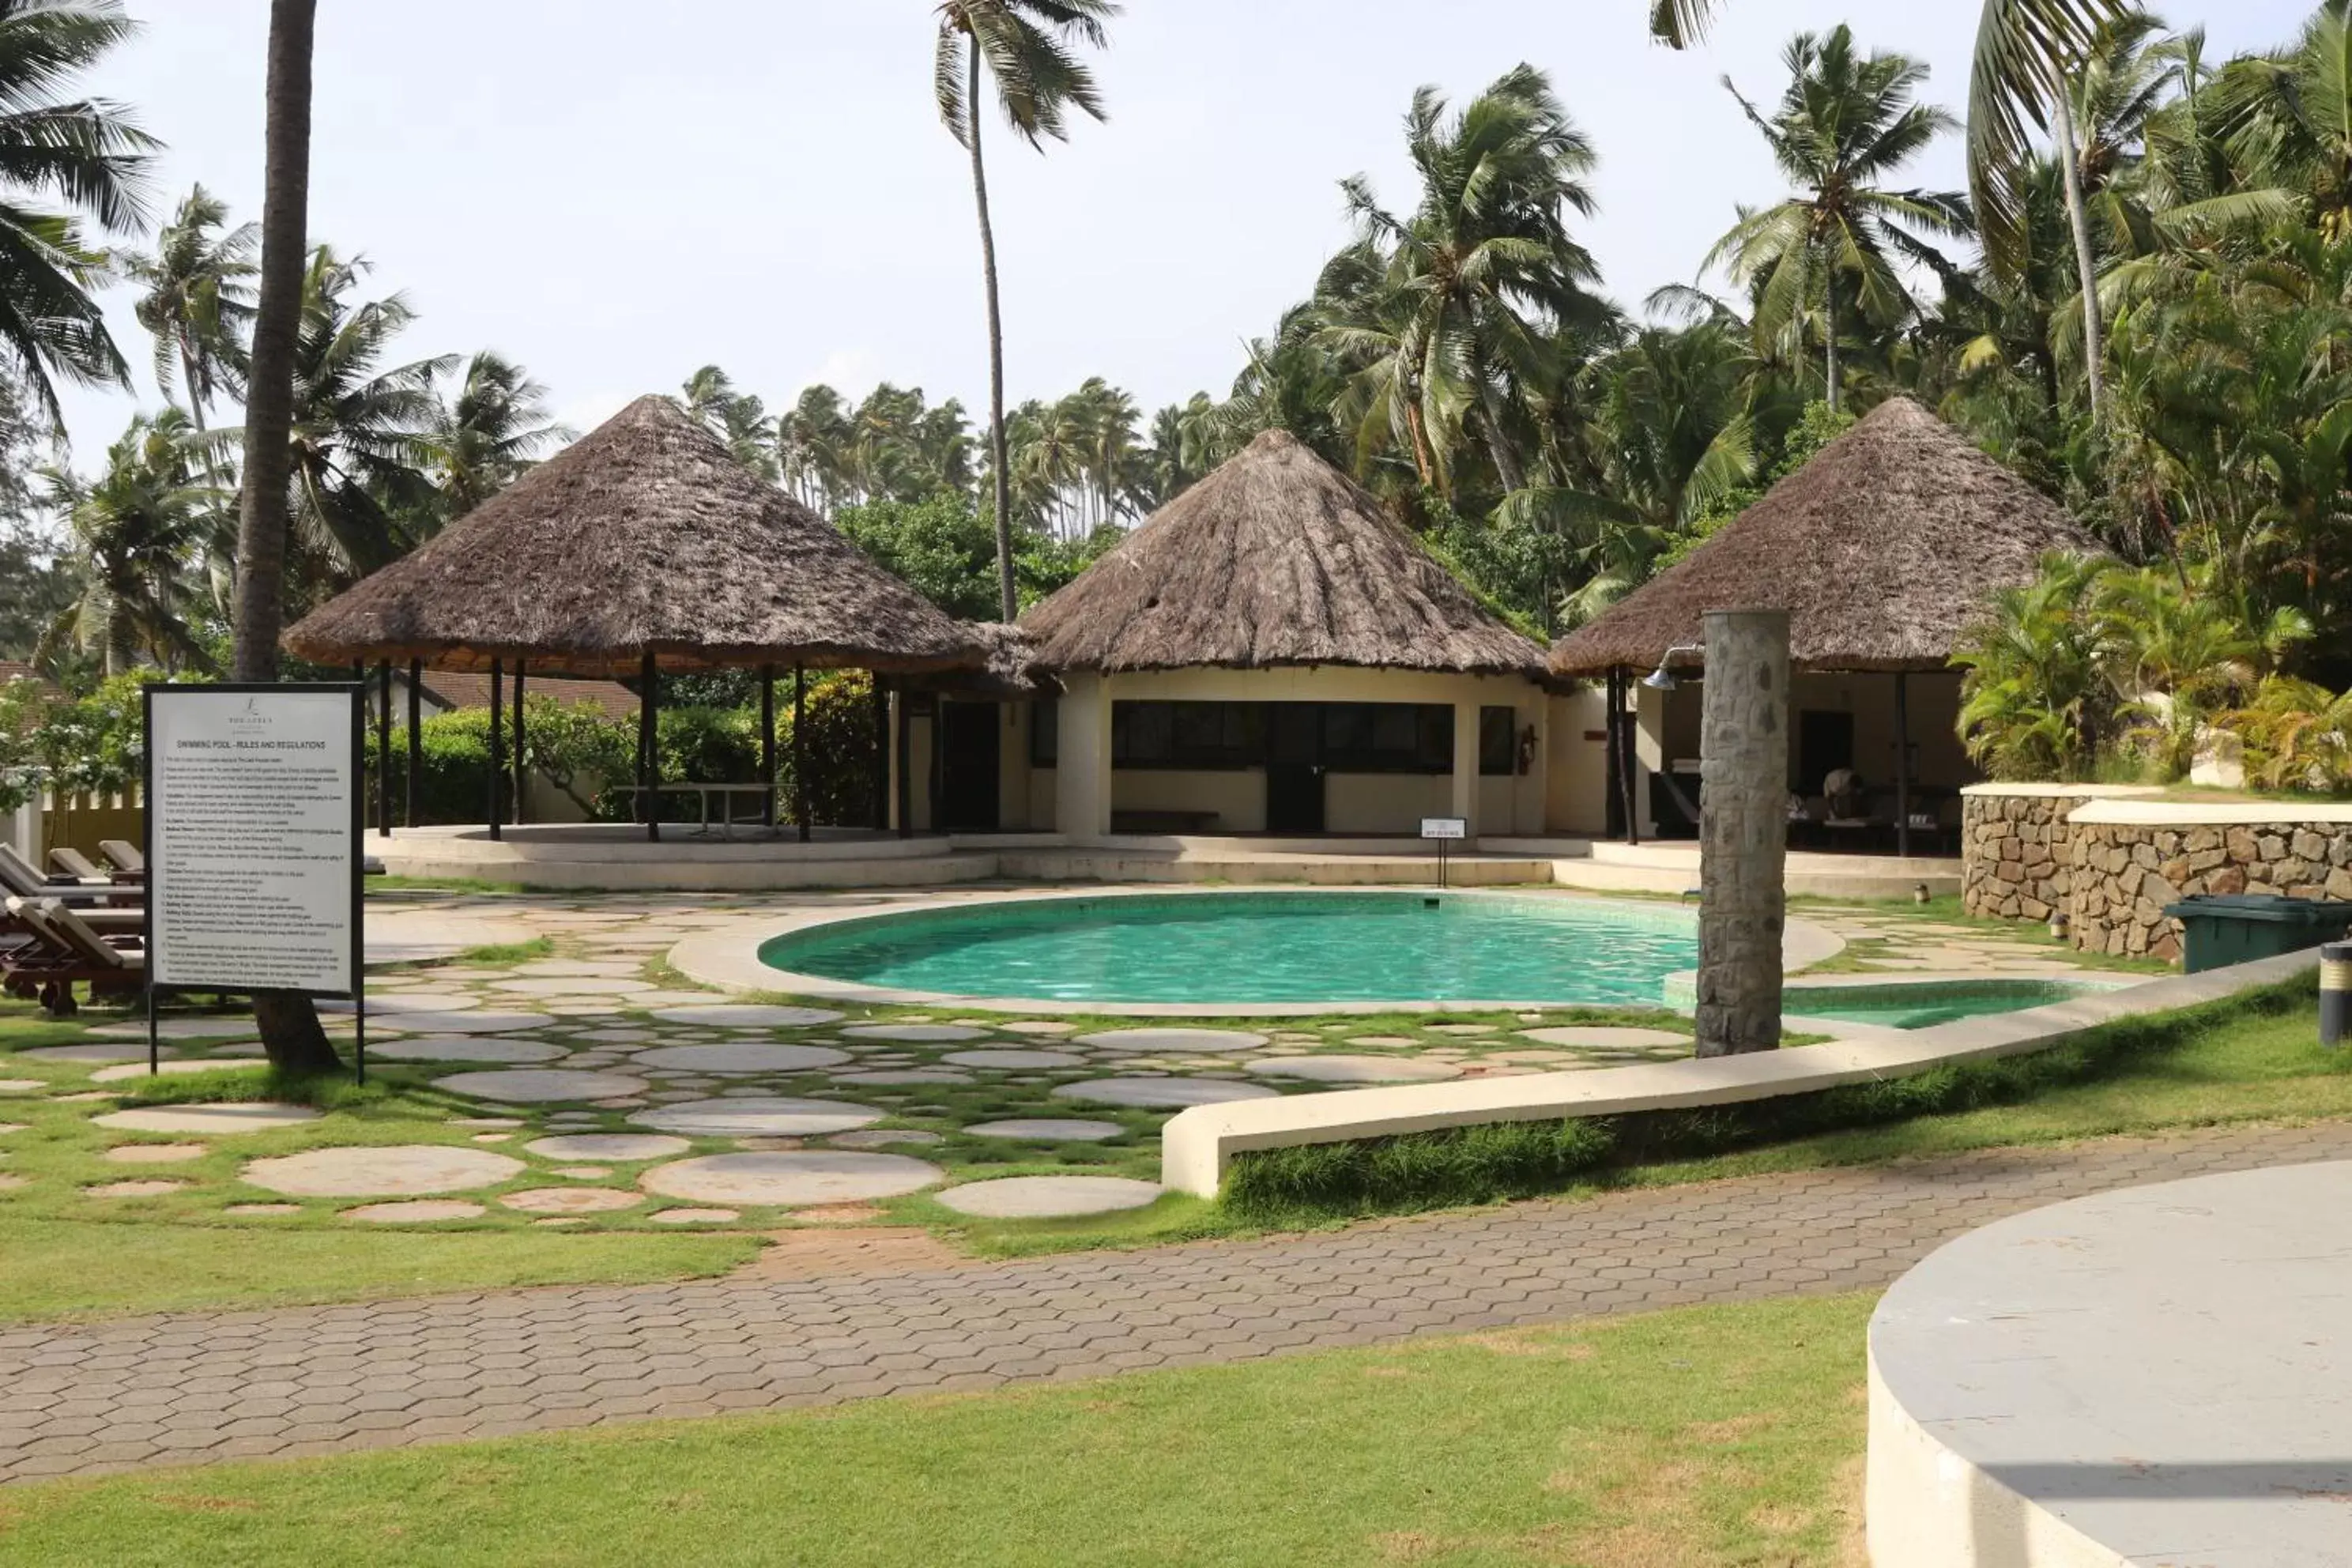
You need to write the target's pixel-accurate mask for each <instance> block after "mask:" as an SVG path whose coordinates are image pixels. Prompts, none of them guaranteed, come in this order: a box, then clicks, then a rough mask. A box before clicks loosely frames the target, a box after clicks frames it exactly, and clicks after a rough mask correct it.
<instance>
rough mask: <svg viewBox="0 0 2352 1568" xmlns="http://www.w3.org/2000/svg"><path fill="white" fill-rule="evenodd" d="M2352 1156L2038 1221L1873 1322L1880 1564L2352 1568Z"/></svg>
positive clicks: (1915, 1281)
mask: <svg viewBox="0 0 2352 1568" xmlns="http://www.w3.org/2000/svg"><path fill="white" fill-rule="evenodd" d="M2347 1321H2352V1162H2346V1163H2329V1164H2318V1165H2299V1166H2289V1167H2285V1168H2282V1169H2276V1170H2267V1171H2246V1172H2240V1173H2234V1174H2231V1175H2220V1176H2200V1177H2197V1178H2194V1179H2192V1180H2189V1181H2184V1182H2171V1183H2167V1184H2162V1185H2158V1186H2151V1187H2135V1188H2127V1189H2125V1190H2123V1191H2120V1192H2113V1193H2105V1194H2100V1195H2098V1196H2096V1197H2089V1198H2078V1199H2076V1200H2074V1202H2072V1203H2064V1204H2059V1205H2055V1206H2053V1207H2050V1208H2044V1209H2037V1210H2035V1211H2033V1212H2032V1213H2030V1214H2024V1215H2017V1216H2015V1217H2013V1218H2011V1219H2006V1220H2002V1221H2000V1222H1999V1223H1997V1224H1994V1225H1991V1226H1986V1227H1985V1228H1984V1229H1982V1230H1979V1231H1976V1232H1974V1233H1972V1234H1970V1235H1968V1236H1965V1237H1961V1238H1960V1239H1959V1240H1958V1241H1955V1242H1952V1243H1950V1244H1949V1245H1948V1246H1946V1247H1943V1248H1942V1249H1941V1250H1939V1251H1937V1252H1936V1253H1934V1254H1933V1255H1932V1256H1930V1257H1929V1258H1927V1261H1926V1262H1924V1263H1922V1264H1920V1265H1919V1266H1918V1267H1917V1268H1915V1269H1913V1270H1912V1271H1911V1272H1910V1273H1909V1274H1907V1275H1906V1276H1905V1277H1904V1278H1903V1279H1901V1280H1900V1281H1898V1282H1897V1283H1896V1285H1895V1288H1894V1289H1892V1290H1890V1291H1888V1292H1887V1294H1886V1297H1885V1300H1883V1301H1881V1302H1880V1303H1879V1307H1878V1311H1877V1313H1876V1315H1875V1316H1874V1318H1873V1320H1872V1321H1871V1327H1870V1468H1869V1503H1868V1507H1869V1530H1870V1550H1871V1557H1872V1560H1873V1561H1874V1563H1878V1564H1880V1565H1881V1568H1898V1565H1899V1568H2123V1565H2126V1564H2131V1565H2135V1568H2137V1565H2145V1568H2156V1565H2158V1564H2165V1565H2172V1564H2181V1565H2188V1564H2194V1565H2196V1568H2255V1565H2257V1564H2260V1565H2261V1568H2321V1565H2322V1564H2334V1565H2340V1564H2344V1563H2352V1328H2347Z"/></svg>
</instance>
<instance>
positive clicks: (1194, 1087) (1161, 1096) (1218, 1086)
mask: <svg viewBox="0 0 2352 1568" xmlns="http://www.w3.org/2000/svg"><path fill="white" fill-rule="evenodd" d="M1052 1092H1053V1096H1054V1098H1055V1100H1083V1101H1085V1102H1086V1103H1087V1104H1089V1105H1127V1106H1134V1107H1138V1108H1139V1109H1142V1110H1174V1109H1177V1108H1179V1107H1182V1106H1188V1105H1223V1104H1225V1103H1227V1102H1228V1101H1231V1100H1272V1099H1273V1098H1275V1096H1276V1095H1277V1094H1279V1093H1280V1092H1281V1091H1280V1090H1279V1089H1267V1088H1265V1086H1264V1085H1262V1084H1255V1083H1219V1082H1216V1081H1215V1080H1213V1079H1198V1078H1097V1079H1087V1080H1085V1081H1084V1082H1081V1083H1066V1084H1064V1085H1062V1087H1061V1088H1059V1089H1055V1090H1053V1091H1052Z"/></svg>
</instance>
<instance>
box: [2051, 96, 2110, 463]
mask: <svg viewBox="0 0 2352 1568" xmlns="http://www.w3.org/2000/svg"><path fill="white" fill-rule="evenodd" d="M2052 97H2053V99H2054V100H2055V101H2056V105H2057V110H2058V123H2057V132H2058V168H2059V171H2060V174H2061V175H2062V177H2063V180H2064V182H2065V185H2066V223H2067V226H2069V227H2070V228H2072V229H2073V230H2074V268H2075V270H2076V272H2077V273H2078V274H2080V276H2081V279H2082V285H2083V390H2084V395H2086V396H2087V397H2088V398H2089V399H2090V404H2091V427H2092V428H2093V429H2097V428H2098V426H2099V421H2100V418H2101V416H2103V415H2104V414H2105V408H2106V368H2105V367H2106V335H2107V331H2106V323H2105V321H2102V320H2101V319H2100V311H2099V268H2098V263H2097V261H2096V260H2095V258H2093V257H2092V255H2091V216H2090V213H2089V212H2088V210H2087V209H2085V208H2084V205H2083V171H2082V165H2081V160H2082V154H2081V153H2079V152H2078V151H2077V149H2076V148H2075V145H2074V104H2073V103H2072V102H2071V101H2070V98H2071V95H2070V94H2069V93H2068V91H2067V88H2066V82H2065V79H2064V78H2063V76H2062V77H2061V78H2060V79H2059V82H2058V90H2057V91H2056V92H2055V93H2053V95H2052Z"/></svg>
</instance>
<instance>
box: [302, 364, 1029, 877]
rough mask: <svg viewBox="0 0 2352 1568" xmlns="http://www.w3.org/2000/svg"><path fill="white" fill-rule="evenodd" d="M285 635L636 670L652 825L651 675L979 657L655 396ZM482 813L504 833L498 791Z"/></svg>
mask: <svg viewBox="0 0 2352 1568" xmlns="http://www.w3.org/2000/svg"><path fill="white" fill-rule="evenodd" d="M656 562H657V563H660V565H659V567H658V569H654V568H652V567H649V566H648V564H647V563H656ZM286 646H287V647H288V649H289V651H291V652H293V653H294V654H296V655H298V656H299V657H301V658H310V659H314V660H318V661H320V662H341V663H350V662H352V661H354V660H368V659H387V658H403V659H407V660H410V661H411V667H412V669H415V668H419V667H420V666H422V665H430V666H432V667H433V668H436V669H444V670H448V671H452V672H460V671H472V670H483V669H488V670H490V671H492V672H493V673H494V677H495V675H496V674H498V673H501V672H503V670H504V668H505V665H506V663H507V662H509V661H513V662H514V663H515V664H516V668H517V671H518V676H519V677H520V672H521V670H522V668H524V665H525V664H526V662H527V663H529V664H536V665H538V666H539V667H540V668H541V669H556V670H562V671H565V672H568V673H571V674H575V675H583V676H604V677H609V678H621V677H626V676H632V675H634V676H635V678H636V679H637V682H638V686H639V698H640V703H641V710H640V714H639V734H638V757H637V772H638V777H637V784H638V794H637V803H638V809H639V810H640V811H641V812H643V814H644V821H645V826H646V837H647V838H648V839H651V840H655V841H658V839H659V837H660V832H661V813H660V802H659V790H660V786H661V777H660V773H661V764H660V747H659V744H658V727H659V722H660V720H659V710H660V703H661V696H660V685H661V677H662V675H663V674H664V673H666V672H669V673H676V672H687V671H694V670H707V669H728V668H736V669H757V668H761V667H763V666H777V665H782V664H784V663H786V662H790V663H791V664H793V665H794V666H795V667H798V668H809V669H835V668H849V669H873V670H877V671H883V672H889V673H895V674H908V675H920V674H929V673H936V672H939V671H943V670H950V669H961V668H976V667H978V666H979V665H981V664H982V663H983V662H984V661H985V658H986V654H985V652H984V650H982V648H981V647H979V646H978V645H977V644H976V643H975V641H974V640H973V638H972V637H971V633H970V632H969V631H968V630H967V629H966V628H964V627H963V626H960V625H959V624H958V623H956V622H955V621H953V620H951V619H950V618H949V617H948V616H945V615H943V614H941V613H940V610H939V609H937V608H936V607H935V606H933V605H931V604H930V602H929V600H927V599H925V598H924V597H923V596H922V595H920V594H919V593H917V592H916V591H915V590H914V589H913V588H911V587H909V586H908V585H907V584H905V583H902V582H900V581H899V580H898V578H896V577H893V576H892V575H890V574H888V573H887V572H886V571H884V570H883V569H882V568H881V567H879V566H877V565H876V564H875V563H874V562H873V560H872V559H871V558H870V557H868V556H867V555H866V554H865V553H864V552H861V551H860V550H858V549H857V547H856V545H854V544H852V543H850V542H849V541H848V540H847V539H845V538H844V537H843V536H842V535H841V533H840V532H839V531H837V530H835V529H834V528H833V527H832V526H831V525H829V524H827V523H826V522H825V521H824V520H823V519H822V518H819V517H818V516H816V515H815V514H814V512H811V511H810V510H808V509H807V508H805V507H803V506H802V505H801V504H800V503H799V502H798V501H796V500H793V499H792V498H791V497H790V496H787V495H785V494H784V493H783V492H782V490H780V489H777V488H776V487H775V486H773V485H772V484H769V483H767V482H766V481H764V480H762V479H760V478H759V477H758V476H756V475H754V474H752V473H751V472H750V471H749V470H747V469H746V468H743V466H742V465H741V464H740V463H739V462H737V461H736V460H735V459H734V458H733V457H732V456H731V455H730V453H729V452H728V450H727V447H725V445H724V444H723V443H721V442H719V440H718V439H717V438H716V437H712V436H711V435H710V433H709V431H707V430H704V429H703V428H702V427H701V426H699V425H698V424H696V423H695V422H694V421H693V420H692V419H690V418H689V417H688V416H687V415H686V413H685V411H684V410H682V409H680V408H679V407H678V406H677V405H676V404H675V403H673V402H671V401H670V400H669V399H668V398H666V397H642V398H639V399H638V400H637V401H636V402H635V403H632V404H631V405H629V406H628V407H626V408H625V409H623V410H622V411H621V412H620V413H618V414H616V415H614V416H613V417H612V418H611V419H609V420H607V421H606V422H605V423H604V424H603V425H602V426H598V427H597V428H596V429H595V430H593V431H591V432H590V433H589V434H588V435H587V436H585V437H583V438H582V439H580V440H578V441H575V442H573V443H572V445H571V446H570V447H565V448H564V449H563V450H562V452H559V453H557V454H556V455H555V456H554V457H552V458H549V459H548V460H547V461H546V462H543V463H541V464H539V465H538V466H537V467H536V468H532V469H531V470H530V472H529V473H527V474H525V475H524V476H523V477H522V478H521V479H518V480H516V481H515V482H514V483H513V484H512V485H509V487H507V489H504V490H502V491H500V492H499V494H497V495H496V496H493V497H492V498H491V499H490V500H488V501H485V502H484V503H483V504H482V505H480V506H478V507H477V508H475V509H474V510H472V511H470V512H468V513H467V515H466V516H464V517H462V518H460V519H458V520H457V521H456V522H454V523H452V524H450V525H449V526H448V527H447V528H446V529H444V530H442V531H440V532H439V533H438V534H436V535H435V536H434V537H433V538H432V539H431V540H429V541H427V542H425V544H424V545H423V546H422V547H421V548H419V549H418V550H416V551H415V552H413V553H412V554H410V555H407V556H405V557H404V558H403V559H401V560H399V561H396V562H394V563H393V564H391V565H390V566H387V567H385V568H383V570H382V571H380V572H377V573H375V574H373V575H372V576H369V577H367V578H365V579H363V580H362V582H360V583H359V584H357V585H356V586H354V587H353V588H352V589H351V590H350V591H349V592H348V593H345V594H343V595H341V596H339V597H337V598H336V599H334V600H332V601H331V602H330V603H329V604H327V605H322V606H320V608H319V609H317V610H314V611H312V612H311V613H310V615H309V616H305V617H303V619H302V620H301V621H300V622H299V623H298V624H297V625H296V626H293V627H292V628H291V629H290V630H289V632H288V633H287V635H286ZM411 689H412V690H414V689H415V683H414V682H413V681H412V684H411ZM493 723H494V724H497V723H499V719H498V718H497V717H496V716H494V718H493ZM411 734H412V741H411V744H412V745H414V744H415V740H414V734H415V731H414V726H412V729H411ZM517 740H518V758H519V760H520V755H521V747H520V742H521V741H522V740H523V737H522V736H521V735H520V733H519V734H518V736H517ZM500 762H501V764H502V763H503V758H502V757H501V759H500ZM501 771H503V768H502V766H501ZM518 782H519V784H520V781H518ZM413 793H414V790H412V794H413ZM518 795H520V788H518ZM488 815H489V816H490V817H491V819H492V821H491V828H492V830H493V831H494V832H495V831H498V830H499V826H500V818H501V816H502V812H501V810H500V808H499V806H498V805H495V804H493V805H492V806H491V808H490V810H489V813H488Z"/></svg>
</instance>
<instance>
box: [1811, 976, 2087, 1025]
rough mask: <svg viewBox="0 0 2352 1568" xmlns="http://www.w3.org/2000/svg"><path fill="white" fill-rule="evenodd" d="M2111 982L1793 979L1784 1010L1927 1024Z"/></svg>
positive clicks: (2069, 995) (2057, 998)
mask: <svg viewBox="0 0 2352 1568" xmlns="http://www.w3.org/2000/svg"><path fill="white" fill-rule="evenodd" d="M2111 989H2113V986H2112V984H2101V983H2098V982H2089V983H2085V982H2082V981H2070V980H2027V979H2021V978H2007V979H2000V978H1996V979H1987V980H1930V981H1918V982H1913V983H1910V984H1878V985H1871V984H1857V985H1792V986H1790V987H1789V989H1788V990H1787V991H1786V992H1784V993H1783V994H1782V1001H1781V1009H1782V1011H1783V1012H1786V1013H1790V1014H1792V1015H1796V1016H1802V1017H1808V1018H1834V1019H1836V1020H1837V1021H1838V1022H1840V1023H1842V1024H1876V1025H1879V1026H1882V1027H1885V1028H1889V1029H1927V1028H1933V1027H1934V1026H1936V1025H1937V1024H1949V1023H1952V1022H1954V1021H1955V1020H1957V1019H1960V1018H1981V1017H1983V1016H1986V1015H1988V1014H1993V1013H2016V1012H2021V1011H2023V1010H2024V1009H2025V1008H2028V1007H2046V1006H2048V1005H2050V1004H2051V1003H2053V1002H2066V1001H2071V1000H2072V999H2074V997H2077V996H2080V995H2082V994H2084V992H2086V991H2100V990H2111Z"/></svg>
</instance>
